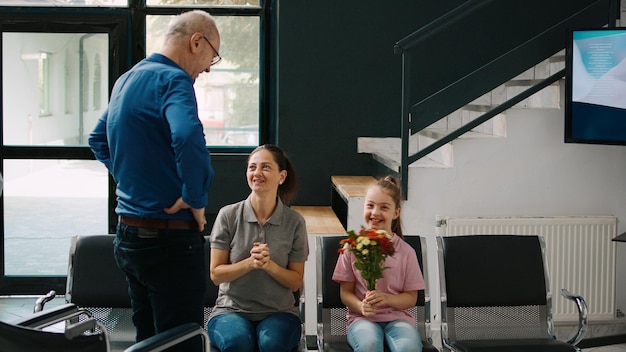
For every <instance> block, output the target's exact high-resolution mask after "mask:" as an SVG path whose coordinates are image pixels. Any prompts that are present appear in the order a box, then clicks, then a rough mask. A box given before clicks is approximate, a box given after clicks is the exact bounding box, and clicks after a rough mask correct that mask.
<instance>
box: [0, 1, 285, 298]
mask: <svg viewBox="0 0 626 352" xmlns="http://www.w3.org/2000/svg"><path fill="white" fill-rule="evenodd" d="M272 4H273V2H271V1H270V2H267V1H264V0H261V2H260V6H259V7H233V8H228V7H223V6H219V7H211V6H193V7H192V6H184V7H163V6H158V7H156V6H146V3H145V0H129V1H128V7H115V8H104V7H25V6H0V29H1V31H2V32H49V33H72V32H76V33H80V32H93V33H108V34H109V75H108V90H109V92H111V90H112V87H113V84H114V83H115V81H116V79H117V78H118V77H119V76H120V75H121V74H122V73H123V72H125V71H127V70H128V69H129V68H130V67H132V66H133V65H134V64H136V63H137V62H139V61H141V60H142V59H143V58H144V57H145V56H146V53H145V46H146V42H145V40H146V38H145V28H146V17H147V16H151V15H176V14H179V13H181V12H183V11H188V10H191V9H201V10H206V11H209V12H210V13H211V14H212V15H213V16H258V17H259V21H260V33H259V35H260V38H259V41H260V42H259V45H260V58H259V71H260V72H259V80H260V84H259V144H264V143H276V137H275V132H273V131H274V130H275V128H274V127H273V126H276V124H275V122H272V121H271V120H270V118H269V115H270V109H272V106H275V103H274V102H272V101H270V99H269V98H270V96H272V94H270V93H269V92H270V90H271V89H275V85H274V84H271V83H269V82H268V81H269V80H268V79H266V77H268V76H269V75H270V74H272V72H273V71H275V70H276V64H275V63H273V64H271V65H270V64H269V63H271V62H275V60H271V58H272V57H275V54H271V53H272V52H273V51H275V50H274V49H272V48H270V45H269V43H270V40H269V38H270V33H271V31H272V30H273V27H275V26H276V25H277V22H276V21H270V12H271V11H272V9H271V8H272ZM1 38H2V37H1V36H0V40H1ZM0 50H1V49H0ZM0 76H1V72H0ZM0 94H2V93H1V92H0ZM0 104H2V101H1V100H0ZM2 114H3V110H2V109H0V173H3V170H2V168H3V167H4V166H3V164H4V163H3V161H4V160H8V159H76V160H95V157H94V155H93V153H92V152H91V150H90V149H89V147H88V146H74V147H63V146H13V145H11V146H5V145H4V141H3V123H2V121H1V119H2ZM254 148H255V146H246V147H237V146H234V147H214V146H209V147H207V149H208V150H209V151H211V153H212V154H214V155H220V156H223V155H225V156H227V157H228V155H233V156H240V155H243V154H247V153H249V152H250V151H251V150H252V149H254ZM2 197H3V196H2V195H0V221H1V222H2V223H4V200H3V198H2ZM115 206H116V201H115V182H114V180H113V179H112V177H111V176H110V175H109V186H108V224H109V225H108V227H109V233H115V227H116V225H117V215H116V214H115ZM4 241H5V234H4V226H0V273H1V274H2V275H1V276H0V295H24V294H35V295H39V294H42V293H45V292H47V291H48V290H51V289H52V290H55V291H57V292H59V293H60V292H65V286H66V280H67V278H66V276H46V277H42V276H6V275H5V267H4V260H5V255H4V251H5V248H4ZM68 250H69V249H68Z"/></svg>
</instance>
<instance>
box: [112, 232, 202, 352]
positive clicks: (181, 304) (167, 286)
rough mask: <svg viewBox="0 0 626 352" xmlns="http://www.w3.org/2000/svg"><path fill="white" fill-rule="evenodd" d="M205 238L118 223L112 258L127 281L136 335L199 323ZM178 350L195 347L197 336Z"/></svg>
mask: <svg viewBox="0 0 626 352" xmlns="http://www.w3.org/2000/svg"><path fill="white" fill-rule="evenodd" d="M204 242H205V239H204V237H203V236H202V234H201V233H200V232H199V231H193V230H152V229H144V228H138V227H132V226H128V225H124V224H121V223H120V224H118V226H117V236H116V238H115V242H114V243H115V246H114V251H115V252H114V253H115V260H116V262H117V265H118V266H119V267H120V268H121V269H122V271H124V273H125V274H126V280H127V281H128V293H129V295H130V300H131V305H132V308H133V324H134V325H135V328H136V330H137V336H136V340H137V341H142V340H145V339H147V338H148V337H150V336H153V335H155V334H158V333H160V332H162V331H165V330H167V329H170V328H173V327H176V326H178V325H181V324H183V323H189V322H194V323H197V324H199V325H202V324H203V323H204V299H205V295H206V287H207V280H208V273H207V272H206V264H205V258H204V257H205V255H204ZM174 350H175V349H171V350H168V351H174ZM179 350H180V351H185V352H188V351H200V350H201V345H200V339H194V341H192V342H191V343H190V344H189V345H184V344H181V345H180V347H179Z"/></svg>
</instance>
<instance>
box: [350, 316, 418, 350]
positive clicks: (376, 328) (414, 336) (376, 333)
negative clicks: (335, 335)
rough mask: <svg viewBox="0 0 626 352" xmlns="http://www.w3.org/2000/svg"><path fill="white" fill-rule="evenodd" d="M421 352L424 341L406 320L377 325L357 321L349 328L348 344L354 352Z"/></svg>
mask: <svg viewBox="0 0 626 352" xmlns="http://www.w3.org/2000/svg"><path fill="white" fill-rule="evenodd" d="M385 342H387V346H388V347H389V350H390V351H391V352H421V351H422V339H421V337H420V335H419V332H418V331H417V328H416V327H415V326H413V325H412V324H411V323H409V322H407V321H405V320H394V321H391V322H383V323H375V322H371V321H369V320H364V319H362V320H357V321H355V322H354V323H352V325H350V328H348V343H349V344H350V346H352V348H353V349H354V352H380V351H384V347H385Z"/></svg>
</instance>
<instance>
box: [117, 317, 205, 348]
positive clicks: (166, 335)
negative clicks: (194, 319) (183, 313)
mask: <svg viewBox="0 0 626 352" xmlns="http://www.w3.org/2000/svg"><path fill="white" fill-rule="evenodd" d="M198 335H200V336H201V337H202V344H203V346H204V351H207V352H208V351H209V335H208V333H207V332H206V331H205V330H204V328H203V327H202V326H200V325H198V324H196V323H187V324H183V325H180V326H177V327H175V328H171V329H169V330H166V331H163V332H161V333H159V334H156V335H154V336H152V337H150V338H148V339H145V340H143V341H141V342H138V343H136V344H134V345H132V346H130V347H128V348H127V349H125V350H124V352H159V351H163V350H165V349H167V348H170V347H172V346H175V345H177V344H179V343H181V342H183V341H186V340H188V339H190V338H192V337H195V336H198Z"/></svg>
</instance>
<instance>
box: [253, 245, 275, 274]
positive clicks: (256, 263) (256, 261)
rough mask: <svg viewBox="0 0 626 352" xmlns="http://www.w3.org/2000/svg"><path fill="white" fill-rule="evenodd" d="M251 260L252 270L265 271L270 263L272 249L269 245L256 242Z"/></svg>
mask: <svg viewBox="0 0 626 352" xmlns="http://www.w3.org/2000/svg"><path fill="white" fill-rule="evenodd" d="M250 258H252V268H254V269H265V268H266V267H267V264H268V263H269V261H270V247H269V246H268V245H267V243H259V242H254V245H253V246H252V249H251V250H250Z"/></svg>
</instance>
